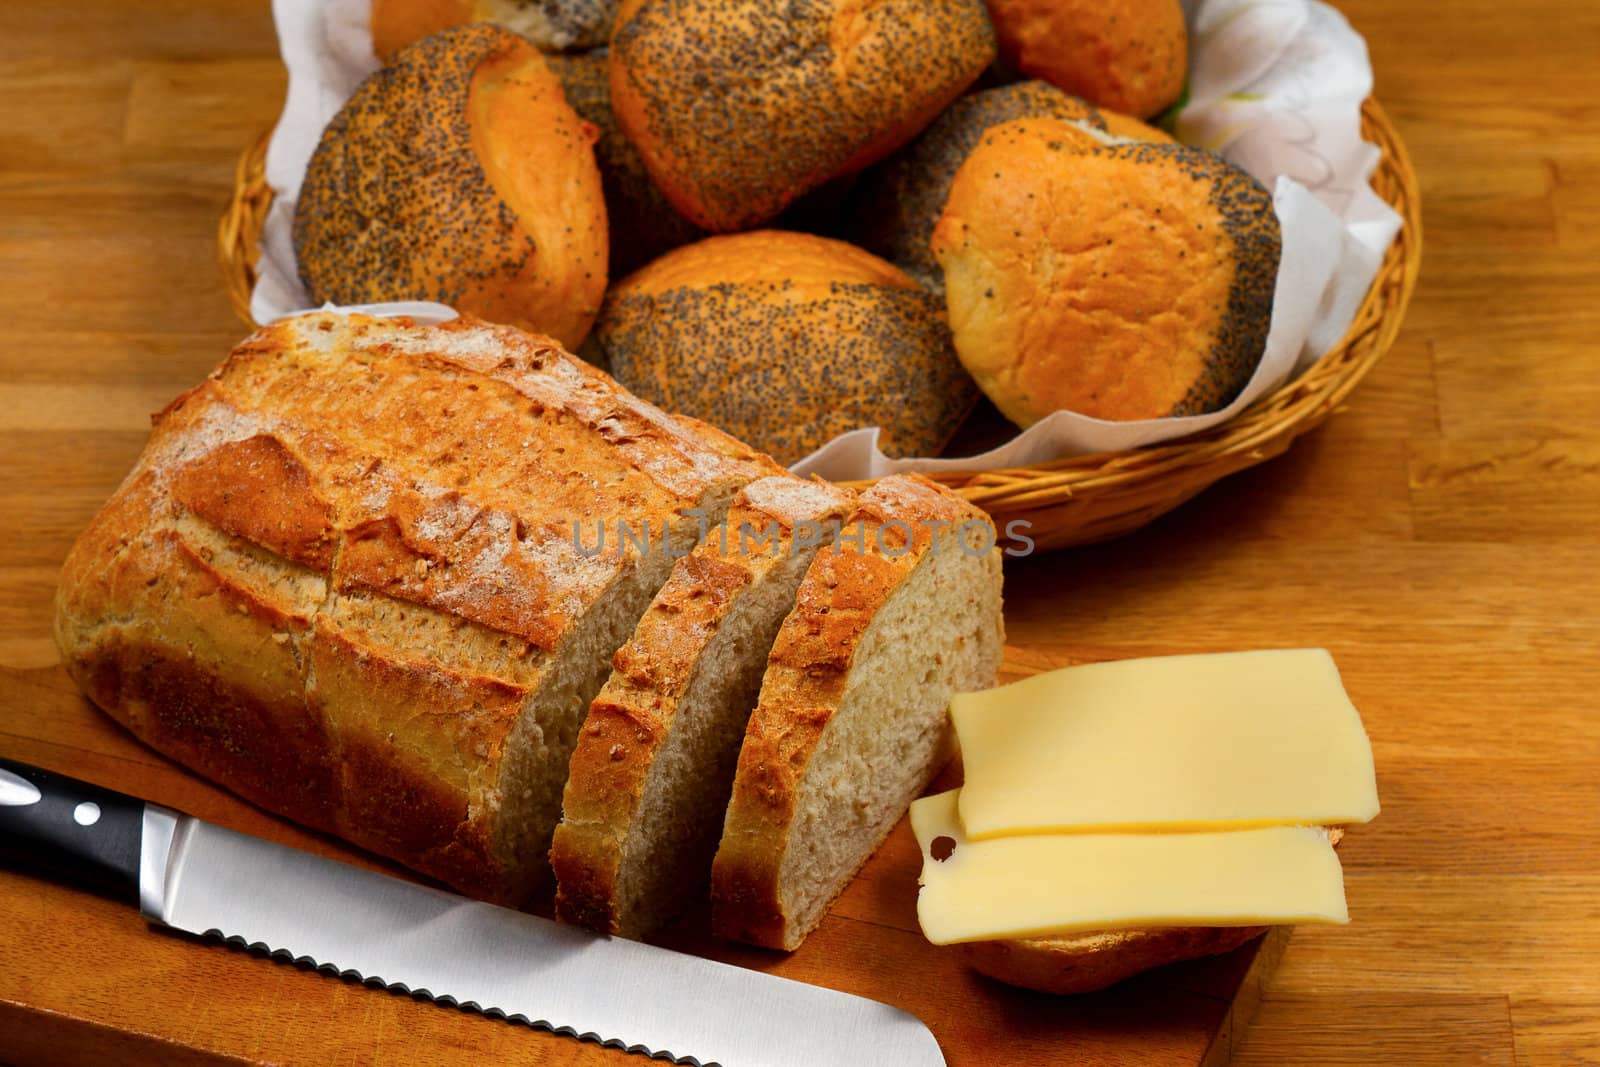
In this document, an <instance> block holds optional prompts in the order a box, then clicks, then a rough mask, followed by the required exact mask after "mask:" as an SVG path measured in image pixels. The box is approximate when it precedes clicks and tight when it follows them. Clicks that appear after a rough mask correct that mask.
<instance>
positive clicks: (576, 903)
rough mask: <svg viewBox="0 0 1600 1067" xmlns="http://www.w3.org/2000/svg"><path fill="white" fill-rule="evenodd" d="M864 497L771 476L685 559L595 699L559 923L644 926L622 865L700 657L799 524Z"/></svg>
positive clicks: (571, 792) (839, 515)
mask: <svg viewBox="0 0 1600 1067" xmlns="http://www.w3.org/2000/svg"><path fill="white" fill-rule="evenodd" d="M854 499H855V497H854V494H853V493H851V492H849V491H848V490H845V489H840V488H838V487H836V486H832V485H828V484H827V483H825V482H821V481H811V482H807V481H803V480H801V479H799V478H791V477H788V476H783V477H775V478H768V479H762V480H760V481H757V482H755V483H753V484H752V485H750V486H747V487H746V488H745V489H744V490H743V491H741V492H740V494H739V495H738V496H737V497H735V498H734V503H733V506H732V507H731V508H730V509H729V512H728V518H727V521H726V523H725V526H724V529H725V531H726V537H725V538H724V537H723V536H722V535H721V534H720V533H719V532H718V531H715V530H713V531H711V532H710V535H709V536H708V538H707V539H705V540H703V541H702V542H701V543H700V545H699V546H698V547H697V548H696V549H695V551H694V552H693V553H691V554H690V555H688V556H685V557H684V558H683V559H681V560H679V561H678V563H677V564H676V565H675V566H674V568H673V573H672V577H671V578H669V579H668V580H667V584H666V585H664V586H662V588H661V591H660V592H659V593H658V594H657V595H656V599H655V601H654V602H653V603H652V604H651V606H650V609H649V610H648V611H647V612H645V615H644V618H642V619H641V620H640V621H639V626H638V628H637V629H636V630H635V631H634V635H633V638H632V639H631V640H630V641H629V642H628V643H627V644H626V645H624V646H623V647H622V648H620V649H618V650H617V654H616V656H615V657H614V659H613V664H614V667H615V669H614V670H613V672H612V675H611V678H610V680H609V681H608V682H607V683H606V687H605V688H604V689H603V690H601V692H600V695H599V696H598V697H596V698H595V701H594V703H593V704H591V705H590V707H589V715H588V718H587V719H586V720H585V721H584V725H583V730H582V732H581V734H580V736H579V740H578V747H577V748H576V749H575V750H574V752H573V755H572V763H571V768H570V772H569V777H568V779H567V788H566V793H565V796H564V798H563V803H562V806H563V815H562V823H561V825H560V826H558V827H557V828H556V836H555V842H554V845H553V847H552V849H551V853H550V861H551V865H552V866H553V867H554V868H555V873H556V885H557V894H556V916H557V918H559V919H561V920H562V921H564V922H571V923H577V924H580V925H583V926H588V927H590V928H591V929H595V930H600V931H602V932H604V933H612V934H623V935H625V936H630V937H631V936H638V935H639V934H640V933H642V932H644V931H642V930H641V929H640V928H639V926H638V925H637V920H636V918H635V917H634V916H632V915H629V914H626V913H625V911H624V906H623V905H624V902H623V901H622V899H621V898H620V894H619V886H618V876H619V871H620V869H621V867H622V863H623V856H624V849H625V848H626V846H627V843H628V839H629V835H630V833H632V832H633V829H634V824H635V820H636V817H637V813H638V810H639V804H640V801H641V798H642V797H643V794H644V790H645V785H646V779H647V777H648V776H649V774H650V770H651V767H652V765H653V763H654V760H655V757H656V755H657V753H658V752H659V751H660V749H661V746H662V745H663V743H664V742H665V741H666V739H667V736H668V733H669V732H670V731H671V730H672V729H673V725H674V721H675V719H676V717H677V714H678V706H679V703H680V701H681V700H682V698H683V697H684V696H685V695H686V694H687V692H688V690H689V686H690V683H691V681H693V679H694V677H695V672H696V669H697V666H698V665H699V664H700V662H701V655H702V653H703V652H704V651H705V649H706V647H707V646H708V645H709V644H710V643H711V640H712V638H714V637H715V636H716V634H717V632H718V630H719V628H720V627H721V626H722V624H723V623H724V622H725V621H726V619H727V617H728V615H729V613H730V612H731V611H732V610H733V608H734V605H735V604H736V602H737V601H738V599H739V597H740V596H741V595H742V594H743V593H744V591H745V590H746V589H748V588H749V587H750V586H751V585H752V584H754V583H756V582H758V581H759V580H760V579H761V577H762V576H763V575H764V574H766V573H767V572H768V571H770V570H771V569H772V568H773V567H775V566H777V565H778V564H779V563H780V562H781V560H782V555H783V554H784V553H789V552H792V551H794V550H795V549H794V545H793V531H794V530H795V528H796V527H797V526H798V525H799V524H801V523H807V522H810V523H824V522H827V521H829V520H841V519H843V518H844V517H845V514H846V513H847V512H848V511H849V509H850V507H851V506H852V504H853V503H854ZM774 523H775V524H776V538H775V540H774V541H761V542H756V541H754V540H752V541H745V542H741V528H742V527H743V526H744V524H748V525H749V528H750V530H751V531H753V533H752V535H751V536H752V538H755V537H760V536H761V535H762V534H763V532H764V531H766V530H768V529H769V527H771V524H774ZM763 651H764V650H763ZM763 658H764V657H763ZM703 773H707V774H709V773H711V769H710V768H704V769H703ZM704 874H705V872H704V871H703V870H702V872H701V877H702V878H704ZM686 888H692V887H686Z"/></svg>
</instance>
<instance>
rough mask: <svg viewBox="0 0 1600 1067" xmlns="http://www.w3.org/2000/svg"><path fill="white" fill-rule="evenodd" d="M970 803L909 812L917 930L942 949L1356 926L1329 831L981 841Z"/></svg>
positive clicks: (937, 801)
mask: <svg viewBox="0 0 1600 1067" xmlns="http://www.w3.org/2000/svg"><path fill="white" fill-rule="evenodd" d="M960 792H961V790H952V791H951V792H948V793H941V794H939V795H938V796H932V797H925V798H923V799H922V800H919V801H917V802H916V803H914V804H912V805H911V827H912V830H913V831H915V833H916V835H917V842H918V843H919V844H920V845H921V846H922V891H921V893H919V894H918V896H917V918H918V919H919V920H920V921H921V923H922V932H923V933H924V934H925V935H927V938H928V940H929V941H932V942H933V943H934V944H936V945H949V944H954V943H956V942H960V941H992V940H1003V939H1007V938H1015V937H1051V936H1054V935H1057V934H1071V933H1083V932H1085V931H1090V930H1128V929H1146V928H1150V927H1158V926H1271V925H1275V924H1282V923H1305V922H1323V923H1343V922H1348V921H1349V918H1350V916H1349V912H1348V911H1347V910H1346V908H1345V900H1344V873H1343V871H1342V870H1341V868H1340V866H1339V857H1338V856H1337V855H1335V854H1334V851H1333V846H1332V845H1331V844H1329V843H1328V835H1327V833H1326V832H1325V831H1324V830H1322V829H1321V828H1319V827H1305V826H1275V827H1268V828H1266V829H1263V830H1235V831H1224V832H1221V833H1197V834H1030V835H1027V836H1024V837H1001V838H996V839H994V840H990V841H971V840H968V839H967V837H966V835H965V834H963V833H962V831H961V822H960V819H959V818H958V817H957V814H956V806H957V796H958V794H959V793H960ZM940 857H942V858H940Z"/></svg>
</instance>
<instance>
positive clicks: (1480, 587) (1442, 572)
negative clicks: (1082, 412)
mask: <svg viewBox="0 0 1600 1067" xmlns="http://www.w3.org/2000/svg"><path fill="white" fill-rule="evenodd" d="M1342 6H1343V8H1344V10H1345V11H1346V12H1347V13H1348V14H1349V15H1350V17H1351V19H1352V21H1353V22H1354V23H1355V25H1356V26H1357V28H1358V29H1360V30H1361V31H1362V32H1363V33H1364V34H1365V35H1366V36H1367V39H1368V41H1369V42H1370V45H1371V49H1372V54H1373V59H1374V62H1375V65H1376V68H1377V71H1378V82H1377V85H1378V95H1379V97H1380V99H1381V100H1382V101H1383V103H1384V104H1385V106H1386V107H1387V108H1388V110H1389V113H1390V114H1391V116H1392V117H1393V118H1394V120H1395V123H1396V125H1397V126H1398V128H1399V129H1400V131H1401V133H1402V135H1403V136H1404V138H1405V139H1406V142H1407V144H1408V145H1409V147H1410V150H1411V154H1412V156H1413V159H1414V162H1415V164H1416V168H1417V171H1418V173H1419V175H1420V178H1421V187H1422V193H1423V203H1424V211H1425V214H1426V222H1427V259H1426V262H1425V264H1424V267H1423V275H1422V281H1421V285H1420V287H1419V289H1418V292H1417V296H1416V299H1415V301H1414V303H1413V305H1412V308H1411V313H1410V317H1409V319H1408V321H1407V323H1406V327H1405V329H1404V330H1403V331H1402V333H1401V335H1400V339H1399V342H1398V344H1397V345H1396V346H1395V348H1394V350H1393V351H1392V352H1391V353H1390V355H1389V356H1388V358H1387V359H1386V360H1385V361H1384V362H1383V363H1381V364H1380V365H1379V366H1378V367H1377V369H1376V370H1375V371H1374V372H1373V374H1372V375H1371V377H1370V378H1369V379H1368V380H1367V381H1366V383H1365V384H1364V385H1362V387H1361V388H1360V389H1359V390H1358V391H1357V392H1356V393H1355V394H1354V396H1353V397H1352V398H1351V400H1350V401H1349V404H1348V406H1347V409H1346V410H1344V411H1343V412H1342V413H1340V414H1339V415H1337V416H1336V417H1335V418H1334V419H1332V420H1331V421H1330V422H1329V423H1328V424H1327V425H1326V426H1325V427H1324V428H1323V429H1322V430H1320V431H1319V432H1317V433H1315V434H1313V435H1311V436H1310V437H1309V438H1307V439H1305V440H1303V441H1302V442H1301V443H1299V444H1298V445H1296V446H1295V448H1294V449H1293V450H1292V451H1291V452H1290V453H1289V454H1288V455H1287V456H1285V457H1284V458H1282V459H1279V460H1277V461H1274V462H1272V463H1270V464H1267V465H1266V466H1264V467H1262V468H1258V469H1256V470H1254V471H1251V472H1247V473H1245V474H1242V475H1239V476H1236V477H1234V478H1233V479H1231V480H1230V481H1228V482H1226V483H1224V484H1223V485H1221V486H1219V487H1217V488H1216V489H1214V490H1212V491H1210V492H1209V493H1207V494H1205V495H1203V496H1202V497H1200V498H1199V499H1198V500H1196V501H1195V502H1194V503H1192V504H1190V505H1189V506H1187V507H1185V508H1184V509H1182V510H1181V511H1180V512H1179V513H1178V514H1176V515H1174V516H1172V517H1170V518H1168V519H1167V520H1164V521H1162V522H1160V523H1158V524H1157V525H1156V526H1154V527H1153V528H1150V529H1148V530H1146V531H1144V532H1142V533H1140V534H1138V535H1136V536H1133V537H1129V538H1127V539H1125V540H1122V541H1120V542H1117V543H1114V544H1111V545H1107V546H1101V547H1096V548H1090V549H1083V550H1076V551H1070V552H1066V553H1061V554H1057V555H1053V556H1048V557H1043V558H1038V559H1034V560H1030V561H1023V562H1020V563H1015V564H1012V565H1011V566H1010V569H1009V571H1008V574H1007V585H1008V598H1007V599H1008V604H1007V616H1008V625H1009V630H1010V641H1011V643H1010V647H1009V650H1008V655H1009V657H1010V664H1011V666H1012V667H1013V668H1015V669H1017V670H1030V669H1035V668H1044V667H1050V666H1054V665H1057V664H1063V663H1067V662H1071V661H1075V660H1079V659H1085V658H1106V657H1114V656H1130V655H1138V654H1144V653H1154V652H1171V651H1179V650H1193V651H1201V650H1214V649H1231V648H1242V647H1255V646H1281V645H1324V646H1326V647H1328V648H1330V649H1331V650H1332V651H1333V652H1334V654H1335V656H1336V657H1337V659H1338V661H1339V663H1340V665H1341V666H1342V668H1343V671H1344V675H1345V679H1346V682H1347V684H1348V687H1349V690H1350V692H1351V695H1352V696H1353V698H1354V699H1355V701H1356V704H1357V705H1358V706H1359V707H1360V708H1361V709H1362V712H1363V714H1364V716H1365V719H1366V722H1367V725H1368V728H1369V730H1370V732H1371V735H1372V739H1373V744H1374V748H1375V751H1376V754H1377V760H1378V769H1379V779H1380V784H1381V789H1382V794H1383V800H1384V812H1383V815H1382V816H1381V817H1380V818H1379V819H1378V821H1377V822H1375V823H1374V824H1372V825H1371V826H1370V827H1366V828H1363V829H1361V830H1359V831H1358V832H1356V833H1354V834H1352V835H1351V837H1350V838H1349V840H1348V841H1347V843H1346V844H1345V845H1344V846H1343V848H1342V856H1343V859H1344V862H1345V865H1346V871H1347V880H1348V886H1349V897H1350V909H1351V913H1352V915H1353V917H1354V922H1353V923H1352V925H1350V926H1349V927H1347V928H1336V929H1304V930H1302V931H1300V932H1299V933H1298V934H1297V936H1296V937H1295V939H1294V940H1293V941H1292V942H1291V944H1290V947H1289V950H1288V953H1287V957H1286V959H1285V960H1284V963H1283V965H1282V967H1281V969H1280V970H1279V971H1278V973H1277V976H1276V978H1275V980H1274V981H1273V982H1272V983H1271V985H1270V987H1269V988H1268V990H1267V992H1266V994H1265V999H1264V1003H1263V1006H1262V1009H1261V1011H1260V1013H1259V1015H1258V1017H1257V1020H1256V1023H1255V1026H1254V1028H1253V1029H1252V1030H1251V1031H1250V1033H1249V1034H1248V1036H1247V1038H1246V1040H1245V1042H1244V1045H1243V1048H1242V1050H1241V1051H1240V1053H1239V1055H1238V1057H1237V1059H1236V1062H1239V1063H1242V1064H1247V1065H1259V1064H1282V1063H1297V1064H1371V1063H1408V1064H1418V1063H1429V1064H1432V1063H1437V1064H1464V1063H1488V1064H1518V1065H1522V1067H1531V1065H1542V1064H1567V1063H1592V1062H1600V608H1597V604H1600V543H1597V533H1600V342H1597V337H1600V103H1597V102H1600V63H1597V62H1596V56H1597V55H1600V6H1596V5H1594V4H1592V3H1584V2H1566V3H1563V2H1557V0H1533V2H1522V3H1518V4H1515V5H1511V4H1506V3H1503V2H1501V0H1455V2H1453V3H1451V4H1448V5H1437V4H1428V3H1422V2H1420V0H1404V2H1400V0H1345V2H1344V3H1343V4H1342ZM4 23H5V32H4V34H3V35H0V323H4V326H3V334H0V336H3V337H4V342H3V343H0V457H3V458H0V464H3V466H0V470H3V471H4V475H3V478H0V752H3V753H5V754H14V755H19V756H24V757H28V756H32V757H34V758H36V759H39V760H44V759H47V758H49V757H50V756H51V755H52V754H54V756H55V757H56V758H57V762H60V761H61V757H62V754H63V751H64V748H70V747H71V746H72V745H73V744H74V738H75V737H78V736H80V735H81V733H82V731H89V730H94V729H99V728H100V727H99V726H96V725H92V722H93V720H91V719H90V718H89V716H90V715H91V714H92V713H90V712H88V711H87V709H78V710H74V711H73V712H72V714H71V715H70V716H68V715H66V713H63V716H64V717H63V719H62V720H61V721H60V722H59V723H57V724H56V725H55V726H54V727H53V733H52V736H51V737H49V738H46V739H40V738H39V737H38V736H37V733H38V731H37V730H35V729H33V725H36V724H30V725H29V726H28V728H27V729H24V728H23V724H24V723H25V722H27V721H28V720H27V719H26V717H25V715H24V714H23V712H22V711H21V710H19V709H21V708H22V707H24V706H26V705H27V703H28V702H30V701H36V700H49V701H51V702H52V706H55V705H57V704H60V705H61V706H67V705H65V704H62V702H63V701H65V700H68V699H70V698H69V697H64V696H63V693H64V692H65V688H64V687H67V686H69V685H70V683H68V682H67V681H66V679H65V676H64V674H63V673H62V672H61V671H60V669H59V667H58V666H57V657H56V653H55V650H54V647H53V644H52V642H51V638H50V634H49V618H50V600H51V595H52V590H53V586H54V582H55V577H56V572H57V568H58V566H59V563H60V560H61V558H62V556H63V554H64V553H65V551H66V549H67V546H68V544H69V543H70V540H71V538H72V537H73V536H74V535H75V534H76V533H77V531H78V530H79V529H80V528H81V527H82V526H83V525H84V524H85V523H86V522H87V521H88V519H89V517H90V515H91V514H92V513H93V511H94V510H95V508H96V507H97V506H98V505H99V504H100V503H101V502H102V500H103V499H104V498H105V497H106V496H107V495H108V494H109V493H110V491H111V489H112V488H113V487H114V485H115V484H116V483H117V481H118V480H119V479H120V478H121V476H122V474H123V473H124V472H125V471H126V470H127V469H128V467H129V466H130V464H131V463H132V461H133V458H134V456H135V454H136V453H137V452H138V450H139V448H140V445H141V443H142V441H143V439H144V435H145V431H146V428H147V426H148V421H147V419H148V415H149V413H150V412H151V411H153V410H155V409H157V408H159V407H160V406H162V405H163V404H164V403H165V402H166V401H167V400H168V399H170V398H171V397H172V396H173V395H175V394H176V393H177V392H178V391H180V390H181V389H183V388H186V387H187V386H189V385H191V384H192V383H194V382H195V381H197V380H198V379H199V378H200V377H201V376H202V375H204V374H205V372H206V371H207V370H208V369H209V368H210V367H211V366H212V365H213V364H214V363H216V362H217V360H218V359H219V358H220V357H221V356H222V354H223V353H224V352H225V351H226V350H227V348H228V347H229V345H230V344H231V343H232V342H234V341H235V340H237V339H238V338H239V336H240V335H241V327H240V324H239V323H238V322H237V321H236V320H235V319H234V318H233V316H232V313H231V312H230V311H229V309H228V306H227V304H226V302H225V300H224V298H223V294H222V289H221V285H220V283H219V280H218V273H217V269H216V266H215V262H214V252H213V244H212V237H213V230H214V227H215V223H216V220H217V217H218V214H219V212H220V211H221V209H222V205H223V202H224V199H225V197H226V194H227V191H228V188H229V185H230V182H231V177H232V168H233V162H234V158H235V155H236V153H237V151H238V149H239V148H240V147H241V146H242V145H243V144H244V143H245V142H246V140H247V139H248V138H250V137H251V136H253V135H254V134H256V133H257V132H258V131H259V130H260V129H261V128H263V127H264V126H265V125H267V124H268V123H270V122H271V121H272V119H273V118H274V116H275V115H276V113H277V111H278V108H279V106H280V103H281V98H282V92H283V75H282V71H281V68H280V66H279V63H278V59H277V55H276V44H275V41H274V38H273V32H272V27H271V22H270V18H269V15H268V12H267V4H266V0H151V2H148V3H144V4H141V5H138V7H137V9H135V8H134V6H133V5H128V4H125V3H123V2H121V0H77V2H75V3H72V4H65V5H64V4H60V3H56V2H46V0H13V2H11V3H9V4H7V5H6V15H5V19H4ZM73 716H82V721H78V719H77V718H74V717H73ZM90 747H92V746H90ZM149 761H150V769H149V771H148V775H149V783H150V785H151V788H152V789H154V790H160V789H162V788H163V784H162V783H163V782H169V778H170V777H171V776H175V775H178V774H179V772H176V771H172V770H170V769H167V767H166V766H164V765H163V764H162V761H160V760H159V758H158V757H155V756H150V757H149ZM80 763H81V765H82V766H83V769H84V773H85V775H86V776H88V775H90V774H92V773H93V772H94V771H95V770H96V766H95V764H94V758H93V757H92V756H85V757H82V759H81V760H80ZM102 769H103V768H102ZM174 780H175V779H174ZM165 788H169V789H170V788H174V787H172V786H171V785H170V782H169V784H168V785H167V786H165ZM217 796H218V797H219V798H220V796H221V795H220V794H217ZM223 802H224V801H222V800H220V799H219V800H218V801H217V803H219V804H220V803H223ZM198 814H201V815H205V814H207V812H206V811H203V810H202V811H199V812H198ZM14 935H15V930H12V931H6V930H3V929H0V941H4V940H5V939H7V938H9V937H12V936H14ZM107 968H108V970H107V982H108V985H111V984H114V981H115V978H116V973H117V971H116V965H115V961H107ZM41 974H43V972H42V971H41ZM41 980H43V979H42V978H41ZM352 992H356V991H352ZM105 995H106V996H108V997H114V996H117V995H119V991H117V990H115V989H111V988H108V990H107V991H106V994H105ZM120 995H131V994H130V993H129V991H126V990H124V991H121V992H120ZM379 999H382V998H381V996H380V997H379ZM278 1024H281V1025H284V1026H296V1025H298V1026H314V1025H315V1020H304V1019H300V1020H296V1019H282V1020H278ZM497 1047H503V1046H497ZM348 1051H349V1053H350V1055H351V1056H352V1057H353V1056H355V1055H356V1054H357V1053H358V1052H359V1050H358V1049H354V1048H352V1049H350V1050H348ZM341 1058H344V1057H341Z"/></svg>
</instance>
